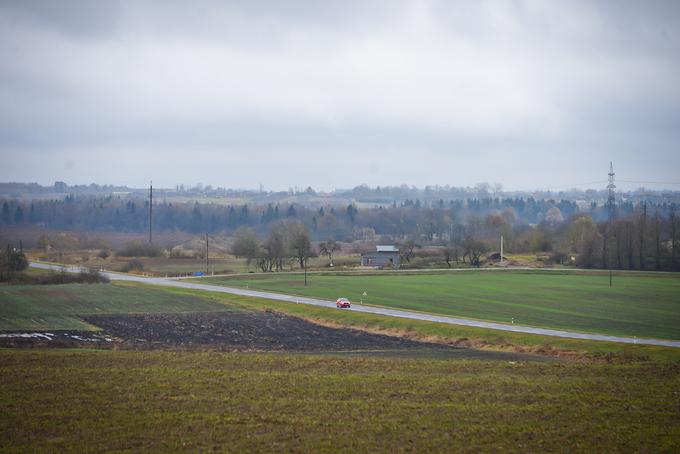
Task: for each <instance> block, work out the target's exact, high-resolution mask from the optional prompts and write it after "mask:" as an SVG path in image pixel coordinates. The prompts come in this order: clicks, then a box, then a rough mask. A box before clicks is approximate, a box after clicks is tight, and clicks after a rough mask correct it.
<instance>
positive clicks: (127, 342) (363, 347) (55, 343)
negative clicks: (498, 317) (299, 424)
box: [0, 311, 545, 361]
mask: <svg viewBox="0 0 680 454" xmlns="http://www.w3.org/2000/svg"><path fill="white" fill-rule="evenodd" d="M82 318H83V320H85V321H87V322H88V323H91V324H93V325H96V326H98V327H100V328H101V329H102V331H100V332H95V333H93V332H76V331H54V332H51V333H35V332H26V333H18V332H17V333H3V335H2V336H0V347H89V348H116V349H134V350H149V349H151V350H206V349H207V350H223V351H281V352H312V353H325V352H327V353H343V354H344V353H351V354H362V355H364V354H378V355H380V354H397V355H399V356H422V355H425V356H435V357H446V358H449V357H450V358H476V359H491V360H493V359H497V360H506V361H522V360H545V358H541V357H538V356H533V355H528V354H521V353H505V352H494V351H486V350H475V349H470V348H462V347H455V346H449V345H441V344H435V343H428V342H420V341H416V340H411V339H406V338H403V337H396V336H388V335H383V334H374V333H369V332H365V331H360V330H355V329H348V328H335V327H329V326H321V325H317V324H315V323H312V322H309V321H306V320H303V319H300V318H296V317H291V316H288V315H284V314H280V313H277V312H268V311H264V312H259V311H258V312H246V311H235V312H207V313H205V312H204V313H175V314H123V315H120V314H117V315H88V316H84V317H82ZM20 335H21V336H20Z"/></svg>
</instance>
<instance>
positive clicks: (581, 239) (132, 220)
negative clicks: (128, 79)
mask: <svg viewBox="0 0 680 454" xmlns="http://www.w3.org/2000/svg"><path fill="white" fill-rule="evenodd" d="M148 208H149V207H148V201H147V200H145V199H142V198H135V197H118V196H106V197H95V196H82V195H69V196H67V197H65V198H64V199H63V200H19V199H0V226H11V225H16V226H21V225H26V224H36V225H40V226H42V227H45V228H48V229H63V230H86V231H95V232H96V231H119V232H140V233H141V232H146V231H147V230H148V228H149V224H148V222H149V218H148ZM153 212H154V218H153V223H154V224H153V228H154V230H155V231H183V232H190V233H194V234H203V233H210V234H224V235H233V234H234V232H238V231H239V229H244V228H245V229H247V230H248V231H249V232H251V233H252V235H253V236H254V237H255V238H256V239H258V238H266V240H264V242H262V243H258V247H259V249H258V251H260V252H261V251H267V254H265V255H262V254H259V255H260V256H259V257H253V259H254V260H258V265H261V267H264V268H266V269H267V270H270V269H271V270H275V269H280V268H281V266H282V265H283V258H284V256H286V254H287V256H290V254H288V252H290V250H291V247H293V246H290V245H291V244H293V241H292V240H291V238H292V237H293V236H294V232H293V230H294V229H295V228H297V227H291V226H300V228H303V229H304V230H305V231H306V232H308V236H309V240H313V241H325V240H328V239H329V238H335V239H337V240H338V241H342V242H354V241H360V242H364V243H376V242H378V241H380V242H383V243H388V244H390V243H400V244H407V242H409V241H410V242H413V243H414V244H419V245H430V246H436V247H438V248H439V249H438V250H441V251H443V252H442V254H443V256H444V258H445V259H446V263H447V264H449V265H450V264H451V263H455V262H456V261H459V260H460V261H464V262H465V263H468V264H471V265H478V264H479V263H480V259H481V257H482V255H483V254H485V253H486V252H490V251H494V250H497V249H498V242H499V238H500V236H501V235H502V236H503V238H504V244H505V251H506V252H507V253H534V254H541V255H543V256H549V257H550V260H554V261H556V262H560V263H572V262H576V263H575V264H578V265H579V266H582V267H604V268H609V267H611V268H620V269H674V270H675V269H678V251H677V247H678V240H677V236H678V214H677V206H676V204H675V203H667V202H661V203H655V202H651V201H650V202H647V201H644V202H638V203H633V202H630V201H626V202H623V203H619V204H618V205H617V207H616V216H615V218H614V219H612V220H611V221H609V220H608V218H607V213H608V211H607V209H606V207H605V206H604V205H602V204H596V203H592V204H590V205H588V206H586V207H583V206H581V207H579V205H578V204H577V203H576V202H572V201H568V200H560V201H555V200H552V199H548V200H546V199H541V200H536V199H534V198H532V197H529V198H526V199H524V198H482V199H477V198H471V199H467V200H448V201H445V200H443V199H440V200H436V201H431V202H423V201H421V200H420V199H415V200H410V199H407V200H404V201H402V202H399V203H397V202H393V203H391V204H388V205H377V206H358V205H356V204H354V203H350V204H347V205H324V206H306V205H301V204H296V203H266V204H254V203H250V204H242V205H233V204H231V205H230V204H227V205H222V204H217V203H195V202H166V201H161V202H159V203H157V204H154V210H153ZM282 226H283V227H282ZM284 227H285V228H284ZM291 229H293V230H291ZM284 230H285V231H284ZM241 232H242V230H241ZM291 232H293V233H291ZM258 241H259V240H258ZM334 241H335V240H334ZM331 244H332V243H331ZM408 244H410V243H408ZM326 246H327V245H326ZM135 247H137V248H141V247H142V245H136V246H135ZM300 248H302V249H304V244H302V246H300V247H298V249H300ZM283 250H286V251H287V252H286V254H283V253H282V252H281V251H283ZM404 250H410V251H411V254H410V255H412V254H413V253H414V252H413V251H414V250H417V248H416V249H414V248H411V247H408V248H406V249H404ZM319 252H320V253H322V254H325V255H327V254H328V253H329V250H328V249H327V248H326V249H325V250H323V251H319ZM135 254H137V252H136V251H130V254H129V255H135ZM410 255H407V256H405V257H404V260H405V262H406V263H407V264H408V263H409V262H410V258H411V256H410ZM244 256H246V255H245V254H244ZM329 258H331V259H332V257H329ZM572 258H573V260H572Z"/></svg>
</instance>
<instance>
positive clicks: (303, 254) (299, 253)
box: [288, 222, 312, 268]
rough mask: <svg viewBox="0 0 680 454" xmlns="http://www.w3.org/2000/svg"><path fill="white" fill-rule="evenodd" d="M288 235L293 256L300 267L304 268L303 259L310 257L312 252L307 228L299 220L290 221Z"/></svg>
mask: <svg viewBox="0 0 680 454" xmlns="http://www.w3.org/2000/svg"><path fill="white" fill-rule="evenodd" d="M288 237H289V239H290V249H291V252H292V253H293V256H294V257H295V259H296V260H297V261H298V263H299V264H300V268H304V267H305V260H307V258H309V257H310V255H311V252H312V244H311V242H310V240H309V232H308V231H307V228H306V227H305V226H304V225H303V224H302V223H301V222H294V223H290V224H288Z"/></svg>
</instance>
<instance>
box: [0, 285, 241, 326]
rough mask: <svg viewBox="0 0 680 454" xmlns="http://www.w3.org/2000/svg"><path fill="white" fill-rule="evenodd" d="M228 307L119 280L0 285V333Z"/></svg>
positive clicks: (191, 296)
mask: <svg viewBox="0 0 680 454" xmlns="http://www.w3.org/2000/svg"><path fill="white" fill-rule="evenodd" d="M221 310H228V308H227V307H226V306H225V305H224V304H220V303H218V302H216V301H213V300H208V299H206V298H202V297H200V296H194V295H189V294H183V295H180V294H177V293H173V292H167V291H164V290H163V289H158V288H152V287H145V286H133V285H121V284H98V285H97V284H94V285H87V284H67V285H16V286H0V331H3V330H4V331H7V330H93V329H96V327H94V326H92V325H90V324H89V323H86V322H84V321H82V320H81V319H80V318H78V316H79V315H91V314H126V313H171V312H206V311H221Z"/></svg>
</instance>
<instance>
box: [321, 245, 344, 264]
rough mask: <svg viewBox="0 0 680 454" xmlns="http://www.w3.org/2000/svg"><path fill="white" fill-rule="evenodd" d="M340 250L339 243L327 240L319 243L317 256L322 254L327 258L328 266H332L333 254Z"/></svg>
mask: <svg viewBox="0 0 680 454" xmlns="http://www.w3.org/2000/svg"><path fill="white" fill-rule="evenodd" d="M339 250H340V243H338V242H337V241H335V240H334V239H333V238H328V239H327V240H326V241H324V242H321V243H319V254H323V255H326V256H328V260H330V262H331V263H330V266H334V265H333V254H335V251H339Z"/></svg>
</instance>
